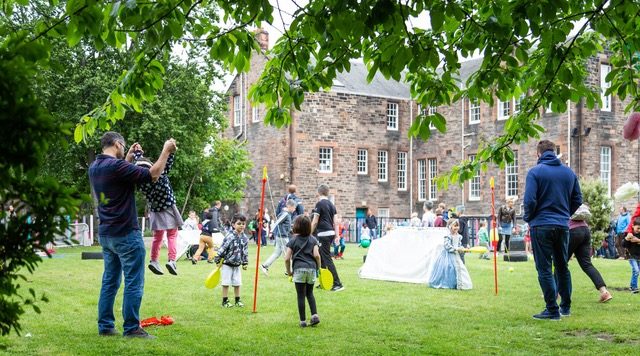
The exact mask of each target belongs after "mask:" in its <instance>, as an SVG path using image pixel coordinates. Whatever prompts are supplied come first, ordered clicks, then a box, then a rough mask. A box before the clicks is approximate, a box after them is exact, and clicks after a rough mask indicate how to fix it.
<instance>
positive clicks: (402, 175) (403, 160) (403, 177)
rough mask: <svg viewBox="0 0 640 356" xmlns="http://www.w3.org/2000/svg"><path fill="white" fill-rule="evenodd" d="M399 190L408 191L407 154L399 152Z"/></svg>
mask: <svg viewBox="0 0 640 356" xmlns="http://www.w3.org/2000/svg"><path fill="white" fill-rule="evenodd" d="M398 190H400V191H406V190H407V152H398Z"/></svg>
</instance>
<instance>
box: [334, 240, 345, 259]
mask: <svg viewBox="0 0 640 356" xmlns="http://www.w3.org/2000/svg"><path fill="white" fill-rule="evenodd" d="M346 246H347V245H345V244H344V237H341V238H340V242H339V243H337V244H336V243H334V244H333V255H334V256H338V253H343V252H344V249H345V248H346Z"/></svg>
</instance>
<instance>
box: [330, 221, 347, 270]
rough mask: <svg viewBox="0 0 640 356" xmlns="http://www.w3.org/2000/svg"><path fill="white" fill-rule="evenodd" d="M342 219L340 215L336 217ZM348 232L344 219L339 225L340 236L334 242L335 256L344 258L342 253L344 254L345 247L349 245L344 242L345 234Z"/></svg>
mask: <svg viewBox="0 0 640 356" xmlns="http://www.w3.org/2000/svg"><path fill="white" fill-rule="evenodd" d="M336 218H337V219H338V220H340V218H339V215H338V216H337V217H336ZM346 233H347V224H346V223H345V222H344V221H343V222H341V223H340V224H339V225H338V236H340V237H339V238H336V239H335V240H334V242H333V258H335V259H336V260H337V259H340V260H344V257H342V255H343V254H344V249H345V248H346V247H347V245H345V243H344V234H346Z"/></svg>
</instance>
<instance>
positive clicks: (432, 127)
mask: <svg viewBox="0 0 640 356" xmlns="http://www.w3.org/2000/svg"><path fill="white" fill-rule="evenodd" d="M418 112H420V114H422V115H423V116H427V115H435V113H437V112H438V107H437V106H427V107H426V108H423V107H422V105H418ZM429 130H436V126H435V125H434V124H433V122H430V123H429Z"/></svg>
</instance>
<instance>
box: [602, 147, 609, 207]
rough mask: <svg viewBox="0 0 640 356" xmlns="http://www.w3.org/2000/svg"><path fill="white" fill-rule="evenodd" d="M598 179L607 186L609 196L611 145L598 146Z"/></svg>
mask: <svg viewBox="0 0 640 356" xmlns="http://www.w3.org/2000/svg"><path fill="white" fill-rule="evenodd" d="M600 181H601V182H602V183H603V184H604V185H605V186H606V187H607V195H608V196H611V147H609V146H601V147H600Z"/></svg>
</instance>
